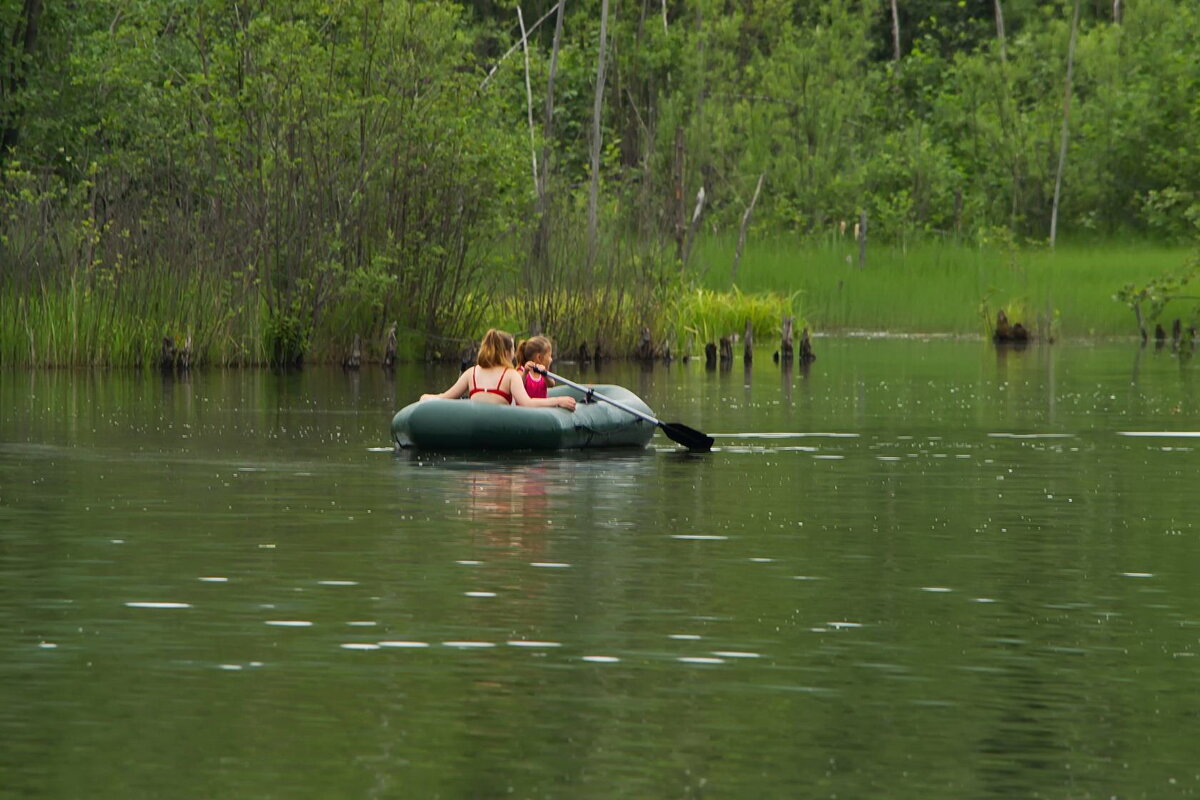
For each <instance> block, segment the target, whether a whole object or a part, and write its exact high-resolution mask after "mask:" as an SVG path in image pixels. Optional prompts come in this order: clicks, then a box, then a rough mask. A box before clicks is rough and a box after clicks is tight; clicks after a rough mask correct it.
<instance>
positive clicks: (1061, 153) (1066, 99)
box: [1050, 0, 1080, 247]
mask: <svg viewBox="0 0 1200 800" xmlns="http://www.w3.org/2000/svg"><path fill="white" fill-rule="evenodd" d="M1079 3H1080V0H1075V12H1074V14H1073V15H1072V16H1071V40H1070V43H1069V44H1068V45H1067V79H1066V82H1065V86H1064V87H1063V121H1062V133H1061V135H1060V136H1059V140H1058V170H1057V173H1056V174H1055V176H1054V204H1053V205H1052V206H1051V208H1050V246H1051V247H1054V242H1055V240H1056V239H1057V238H1058V203H1059V200H1060V199H1061V198H1062V178H1063V169H1064V167H1065V166H1066V164H1067V138H1068V136H1069V135H1070V132H1071V75H1072V72H1073V70H1074V67H1075V38H1076V36H1077V35H1078V33H1079Z"/></svg>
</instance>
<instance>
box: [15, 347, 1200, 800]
mask: <svg viewBox="0 0 1200 800" xmlns="http://www.w3.org/2000/svg"><path fill="white" fill-rule="evenodd" d="M817 353H818V361H817V362H816V364H814V365H813V366H812V368H811V369H810V370H807V371H802V370H800V369H799V368H798V367H797V368H794V369H792V370H790V371H788V372H784V371H781V370H780V368H779V367H777V366H776V365H774V364H773V363H772V362H771V360H770V357H769V356H770V354H769V352H765V353H761V354H760V355H759V358H758V360H757V361H756V362H755V363H754V365H753V367H752V368H749V369H747V368H745V367H744V366H743V364H742V363H741V361H740V360H739V361H737V362H735V363H734V365H733V366H732V368H731V369H727V370H721V369H717V370H712V371H709V370H706V369H705V367H704V365H703V363H696V362H692V363H690V364H681V363H675V364H672V365H670V366H667V367H664V366H661V365H660V366H657V367H654V368H642V367H640V366H638V365H633V364H612V365H606V366H605V367H604V368H603V369H601V370H597V369H596V368H594V367H593V368H590V369H584V368H582V367H579V366H577V365H571V364H567V363H559V364H557V365H556V367H557V370H558V371H560V372H562V373H563V374H564V375H568V376H570V377H576V378H578V379H580V380H583V381H596V382H605V383H618V384H621V385H625V386H627V387H629V388H630V389H632V390H633V391H635V392H637V393H638V394H639V395H641V396H642V397H643V398H644V399H645V400H646V401H647V402H648V403H649V404H650V406H651V407H653V408H654V409H655V410H656V411H657V413H658V414H659V415H660V416H661V417H662V418H663V419H664V420H669V421H680V422H683V423H685V424H688V425H691V426H693V427H696V428H699V429H701V430H704V431H705V432H708V433H712V434H714V435H715V436H716V437H717V448H716V450H715V451H714V452H713V453H711V454H709V455H706V456H690V455H687V454H684V453H679V452H677V451H676V450H675V448H674V446H673V444H672V443H671V442H670V441H669V440H667V439H665V438H664V437H663V436H662V435H661V434H658V435H656V436H655V439H654V441H653V442H652V444H651V447H650V448H648V449H646V450H644V451H610V452H570V453H561V454H531V453H519V454H508V455H502V454H501V455H488V454H478V453H475V454H471V453H467V454H430V453H412V452H400V453H395V452H393V451H392V449H391V446H390V442H389V437H388V423H389V421H390V419H391V415H392V414H393V413H394V412H395V410H396V409H398V408H399V407H401V406H402V405H404V404H406V403H408V402H410V401H412V400H414V399H415V398H416V397H417V396H418V395H419V394H420V393H421V392H422V391H430V390H440V389H443V388H445V386H448V385H449V384H450V382H451V381H452V380H453V377H454V373H455V370H454V369H453V368H446V367H425V366H405V367H402V368H401V369H400V370H399V371H397V372H396V373H395V375H393V376H387V375H385V374H384V372H383V371H382V370H380V369H379V368H377V367H374V368H368V369H363V370H362V371H361V372H360V373H343V372H342V371H340V370H333V369H324V368H314V369H309V370H306V371H304V372H301V373H295V374H274V373H271V372H268V371H199V372H196V373H194V374H192V375H190V376H189V377H187V378H186V379H176V378H163V377H161V376H159V375H158V374H157V373H143V372H104V373H92V372H83V371H36V372H25V371H18V372H13V371H8V372H0V689H2V692H3V702H2V703H0V742H3V746H2V747H0V796H3V797H54V798H59V797H61V798H77V797H89V798H95V797H104V798H109V797H111V798H134V797H169V798H177V797H189V798H190V797H198V798H199V797H203V798H218V797H220V798H224V797H230V798H233V797H237V798H243V797H247V798H248V797H255V798H259V797H263V798H274V797H278V798H297V797H301V798H308V797H312V798H329V797H350V798H360V797H381V798H382V797H388V798H390V797H414V798H426V797H445V798H467V797H470V798H474V797H539V798H540V797H560V798H581V797H583V798H591V797H595V798H609V797H653V798H658V797H664V798H678V797H701V796H703V797H710V798H712V797H731V798H732V797H736V798H752V797H803V798H807V797H814V798H816V797H840V798H865V797H895V798H925V797H946V798H974V797H1003V798H1013V797H1104V798H1108V797H1121V798H1127V797H1151V798H1157V797H1175V796H1193V795H1196V794H1198V793H1200V758H1198V745H1197V742H1198V741H1200V738H1198V735H1200V691H1197V687H1198V686H1200V658H1197V654H1198V653H1200V530H1198V529H1197V525H1196V518H1197V511H1198V509H1200V502H1198V501H1197V493H1196V479H1197V475H1198V467H1200V454H1198V453H1197V449H1196V448H1197V447H1198V446H1200V439H1197V438H1195V437H1196V436H1198V435H1200V397H1198V386H1197V380H1196V375H1197V369H1198V368H1200V364H1195V363H1192V362H1191V361H1190V360H1189V359H1187V358H1184V357H1180V356H1177V355H1176V354H1173V353H1171V352H1170V351H1169V350H1164V351H1162V352H1155V351H1154V350H1153V349H1148V350H1145V351H1139V350H1138V349H1137V347H1136V345H1134V344H1129V343H1124V344H1104V345H1085V344H1058V345H1054V346H1053V347H1032V348H1030V349H1028V350H1025V351H1020V352H1002V353H999V354H998V353H997V352H996V351H995V350H994V349H993V348H992V347H991V346H990V345H989V344H985V343H981V342H977V341H971V342H967V341H944V340H935V341H921V340H890V339H879V340H873V339H842V340H838V339H822V340H818V342H817ZM1129 434H1138V435H1129Z"/></svg>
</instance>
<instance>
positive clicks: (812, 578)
mask: <svg viewBox="0 0 1200 800" xmlns="http://www.w3.org/2000/svg"><path fill="white" fill-rule="evenodd" d="M792 580H794V581H819V580H821V579H820V578H818V577H817V576H816V575H793V576H792Z"/></svg>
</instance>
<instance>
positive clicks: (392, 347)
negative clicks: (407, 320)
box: [383, 322, 396, 369]
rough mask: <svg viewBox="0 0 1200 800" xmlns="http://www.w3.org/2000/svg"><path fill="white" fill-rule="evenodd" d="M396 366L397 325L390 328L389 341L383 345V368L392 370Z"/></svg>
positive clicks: (393, 324)
mask: <svg viewBox="0 0 1200 800" xmlns="http://www.w3.org/2000/svg"><path fill="white" fill-rule="evenodd" d="M394 366H396V323H394V322H393V323H392V327H390V328H388V332H387V340H386V342H385V343H384V345H383V368H384V369H392V368H393V367H394Z"/></svg>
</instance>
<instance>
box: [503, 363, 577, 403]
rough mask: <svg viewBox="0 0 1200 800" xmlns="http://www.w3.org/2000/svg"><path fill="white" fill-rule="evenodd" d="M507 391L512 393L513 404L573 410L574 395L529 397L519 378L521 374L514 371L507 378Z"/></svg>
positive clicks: (523, 382)
mask: <svg viewBox="0 0 1200 800" xmlns="http://www.w3.org/2000/svg"><path fill="white" fill-rule="evenodd" d="M507 380H508V393H509V394H511V395H512V399H513V404H514V405H518V406H541V407H543V408H546V407H549V408H555V407H557V408H565V409H566V410H567V411H574V410H575V398H574V397H530V396H529V392H527V391H525V381H523V380H521V374H520V373H519V372H514V373H513V374H512V375H511V376H509V377H508V378H507Z"/></svg>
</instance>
